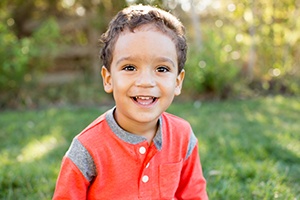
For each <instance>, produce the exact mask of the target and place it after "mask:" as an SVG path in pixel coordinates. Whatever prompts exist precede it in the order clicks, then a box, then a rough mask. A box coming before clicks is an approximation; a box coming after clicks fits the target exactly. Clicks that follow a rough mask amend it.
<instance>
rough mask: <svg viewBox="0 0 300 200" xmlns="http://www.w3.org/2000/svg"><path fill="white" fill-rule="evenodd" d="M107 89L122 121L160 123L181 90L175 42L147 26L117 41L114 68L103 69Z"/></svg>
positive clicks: (182, 75) (182, 77) (123, 35)
mask: <svg viewBox="0 0 300 200" xmlns="http://www.w3.org/2000/svg"><path fill="white" fill-rule="evenodd" d="M102 77H103V84H104V90H105V91H106V92H108V93H111V92H112V93H113V96H114V99H115V102H116V108H117V109H116V111H115V116H116V120H117V122H118V123H119V124H120V125H121V126H122V124H128V123H129V124H132V122H135V123H150V122H153V123H156V122H157V119H158V118H159V116H160V115H161V113H162V112H164V111H165V110H166V109H167V108H168V107H169V105H170V104H171V103H172V101H173V98H174V96H175V95H179V94H180V92H181V86H182V82H183V79H184V71H181V72H180V73H179V74H178V63H177V52H176V47H175V43H174V42H173V41H172V40H171V39H170V37H168V36H167V35H165V34H163V33H162V32H160V31H157V30H155V29H154V28H151V26H149V25H146V27H144V28H138V29H136V30H135V32H130V31H126V32H124V33H122V34H121V35H120V36H119V38H118V40H117V41H116V44H115V48H114V52H113V60H112V63H111V66H110V71H108V70H107V69H106V68H105V67H103V68H102Z"/></svg>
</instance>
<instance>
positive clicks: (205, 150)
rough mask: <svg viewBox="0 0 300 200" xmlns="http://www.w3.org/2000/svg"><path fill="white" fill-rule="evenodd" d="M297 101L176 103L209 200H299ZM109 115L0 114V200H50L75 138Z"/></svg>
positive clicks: (67, 111)
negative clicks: (193, 139)
mask: <svg viewBox="0 0 300 200" xmlns="http://www.w3.org/2000/svg"><path fill="white" fill-rule="evenodd" d="M299 100H300V99H299V98H286V97H281V96H278V97H269V98H261V99H255V100H244V101H237V100H236V101H225V102H202V103H201V102H194V103H181V104H179V103H174V104H173V105H172V106H171V107H170V109H169V110H168V111H169V112H171V113H174V114H177V115H179V116H181V117H183V118H185V119H187V120H188V121H189V122H190V123H191V124H192V126H193V129H194V132H195V134H196V135H197V137H198V139H199V144H200V149H199V151H200V154H201V162H202V165H203V172H204V175H205V177H206V179H207V183H208V185H207V186H208V188H207V189H208V193H209V196H210V199H230V200H233V199H234V200H235V199H245V200H247V199H259V200H260V199H265V200H267V199H284V200H290V199H291V200H293V199H300V123H299V120H300V115H299V113H300V101H299ZM107 109H108V107H93V108H91V107H90V108H72V107H63V108H49V109H44V110H36V111H5V112H2V113H0V199H8V200H9V199H14V200H15V199H22V200H23V199H30V200H31V199H38V200H43V199H51V197H52V194H53V190H54V187H55V181H56V178H57V174H58V172H59V168H60V162H61V158H62V156H63V155H64V153H65V152H66V150H67V149H68V147H69V145H70V142H71V140H72V138H73V137H74V135H76V134H77V133H79V132H80V131H81V130H82V129H83V128H84V127H85V126H86V125H88V124H89V123H90V122H91V121H92V120H93V119H95V118H96V117H97V116H98V115H100V114H101V113H102V112H104V111H105V110H107Z"/></svg>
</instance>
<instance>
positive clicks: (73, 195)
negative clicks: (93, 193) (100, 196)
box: [53, 157, 89, 200]
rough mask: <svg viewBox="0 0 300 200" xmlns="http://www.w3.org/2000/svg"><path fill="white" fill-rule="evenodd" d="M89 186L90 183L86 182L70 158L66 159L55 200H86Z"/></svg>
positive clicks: (63, 163)
mask: <svg viewBox="0 0 300 200" xmlns="http://www.w3.org/2000/svg"><path fill="white" fill-rule="evenodd" d="M88 186H89V181H88V180H86V178H85V177H84V176H83V175H82V173H81V171H80V170H79V169H78V168H77V167H76V166H75V164H74V163H73V162H72V161H71V160H70V159H69V158H68V157H64V158H63V162H62V166H61V171H60V174H59V176H58V179H57V182H56V188H55V192H54V195H53V200H60V199H72V200H73V199H78V200H79V199H86V192H87V188H88Z"/></svg>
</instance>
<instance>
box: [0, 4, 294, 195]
mask: <svg viewBox="0 0 300 200" xmlns="http://www.w3.org/2000/svg"><path fill="white" fill-rule="evenodd" d="M135 3H143V4H151V5H156V6H158V7H161V8H163V9H166V10H168V11H170V12H171V13H173V14H174V15H175V16H177V17H178V18H179V19H181V21H182V22H183V24H184V25H185V26H186V29H187V38H188V43H189V50H188V59H187V63H186V66H185V70H186V78H185V82H184V88H183V93H182V94H181V95H180V96H179V97H178V98H177V99H176V101H175V102H174V103H173V104H172V105H171V107H170V108H169V110H168V112H170V113H173V114H176V115H178V116H180V117H183V118H184V119H186V120H188V121H189V122H190V123H191V125H192V127H193V130H194V132H195V134H196V136H197V138H198V141H199V153H200V155H201V163H202V166H203V173H204V176H205V178H206V180H207V186H208V187H207V190H208V194H209V197H210V199H253V200H255V199H257V200H261V199H264V200H269V199H272V200H273V199H280V200H281V199H282V200H286V199H300V134H299V133H300V124H299V113H300V100H299V99H300V66H299V65H300V0H281V1H279V0H264V1H253V0H144V1H134V0H127V1H126V0H112V1H111V0H26V1H24V0H0V199H5V200H10V199H13V200H15V199H22V200H23V199H30V200H32V199H38V200H44V199H51V197H52V194H53V191H54V188H55V182H56V178H57V176H58V173H59V169H60V163H61V159H62V157H63V155H64V154H65V152H66V151H67V149H68V148H69V146H70V143H71V141H72V138H74V136H75V135H76V134H78V133H79V132H80V131H81V130H83V129H84V128H85V127H86V126H87V125H88V124H89V123H90V122H91V121H93V120H94V119H95V118H97V117H98V116H99V115H100V114H102V113H103V112H105V111H106V110H107V109H109V108H111V106H112V105H113V104H114V103H113V99H112V97H111V95H107V94H106V93H105V92H104V91H103V87H102V80H101V77H100V67H101V61H100V59H99V58H98V53H99V50H100V46H99V43H98V39H99V38H100V35H101V34H102V33H103V32H105V30H106V28H107V25H108V23H109V21H110V20H111V18H112V17H113V16H114V15H115V14H116V13H117V12H118V11H119V10H121V9H122V8H124V7H126V6H128V5H130V4H135Z"/></svg>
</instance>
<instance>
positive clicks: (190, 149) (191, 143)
mask: <svg viewBox="0 0 300 200" xmlns="http://www.w3.org/2000/svg"><path fill="white" fill-rule="evenodd" d="M197 142H198V140H197V138H196V136H195V134H194V132H193V131H191V136H190V140H189V145H188V150H187V153H186V156H185V159H188V157H189V156H190V155H191V154H192V152H193V150H194V148H195V146H196V144H197Z"/></svg>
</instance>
